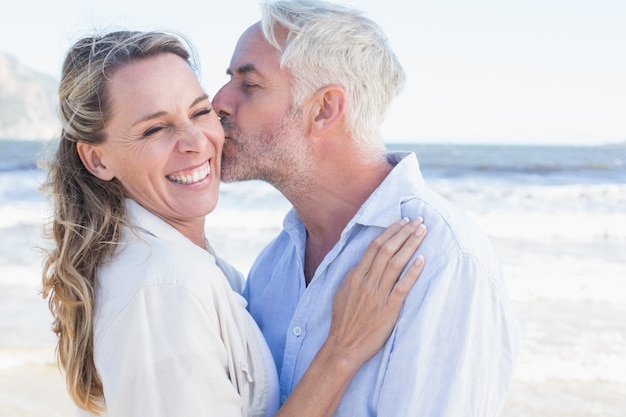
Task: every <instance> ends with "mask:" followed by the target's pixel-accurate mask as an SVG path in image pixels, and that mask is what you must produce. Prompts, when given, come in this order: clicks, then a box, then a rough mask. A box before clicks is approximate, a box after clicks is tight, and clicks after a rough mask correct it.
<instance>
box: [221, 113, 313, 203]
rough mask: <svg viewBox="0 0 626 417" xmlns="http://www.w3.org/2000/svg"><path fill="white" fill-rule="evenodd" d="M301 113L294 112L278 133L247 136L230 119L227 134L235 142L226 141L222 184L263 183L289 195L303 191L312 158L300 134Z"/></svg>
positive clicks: (225, 123) (226, 124)
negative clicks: (299, 190)
mask: <svg viewBox="0 0 626 417" xmlns="http://www.w3.org/2000/svg"><path fill="white" fill-rule="evenodd" d="M300 123H301V112H299V111H294V110H293V109H290V111H289V112H288V114H287V115H286V116H285V118H284V119H283V122H282V123H281V124H279V125H278V126H276V127H275V128H274V129H272V130H270V131H268V130H264V131H261V132H259V133H258V134H254V135H252V136H247V137H246V136H245V135H242V133H241V132H240V131H239V130H238V129H236V128H234V127H233V126H232V125H231V124H230V122H229V121H228V119H226V120H225V121H224V123H223V124H224V130H225V131H227V132H228V135H229V136H230V137H233V138H234V139H226V141H225V142H224V151H223V154H222V155H223V156H222V172H221V178H222V181H224V182H226V183H228V182H238V181H250V180H262V181H265V182H268V183H269V184H271V185H273V186H274V187H275V188H277V189H278V190H280V191H282V192H283V194H285V192H286V191H288V190H291V189H294V188H295V189H300V187H301V185H302V183H303V182H305V179H306V178H307V176H308V173H309V172H311V171H309V170H308V169H307V168H308V165H309V163H310V155H307V149H308V147H307V146H306V141H304V140H303V138H302V137H301V133H300V131H299V128H300Z"/></svg>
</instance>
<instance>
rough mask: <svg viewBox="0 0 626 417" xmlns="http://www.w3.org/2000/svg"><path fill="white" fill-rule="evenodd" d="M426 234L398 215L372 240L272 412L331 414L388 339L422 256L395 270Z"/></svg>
mask: <svg viewBox="0 0 626 417" xmlns="http://www.w3.org/2000/svg"><path fill="white" fill-rule="evenodd" d="M425 235H426V228H425V227H424V225H423V224H422V220H421V219H417V220H415V221H413V222H411V223H409V221H408V220H406V219H403V220H401V221H399V222H397V223H395V224H393V225H391V226H389V227H388V228H387V230H385V231H384V232H383V233H381V234H380V236H378V237H377V238H376V239H374V240H373V241H372V243H371V244H370V245H369V246H368V248H367V250H366V251H365V253H364V254H363V257H362V258H361V261H360V262H359V264H358V265H357V266H355V267H354V268H352V269H351V270H350V271H349V272H348V274H347V275H346V277H345V278H344V280H343V281H342V283H341V285H339V288H337V291H336V293H335V297H334V299H333V313H332V314H333V317H332V322H331V324H330V331H329V334H328V338H327V339H326V342H325V343H324V344H323V345H322V347H321V348H320V350H319V351H318V352H317V354H316V355H315V357H314V358H313V361H312V362H311V365H310V366H309V368H308V369H307V371H306V372H305V373H304V375H303V376H302V379H300V382H298V385H296V387H295V389H294V390H293V392H292V393H291V395H290V396H289V398H288V399H287V401H286V402H285V404H283V406H282V407H281V408H280V410H279V411H278V414H276V417H293V416H298V417H331V416H332V415H333V414H334V413H335V410H337V407H338V405H339V402H340V401H341V397H342V396H343V394H344V393H345V391H346V388H347V387H348V385H349V384H350V381H351V380H352V377H353V376H354V374H355V373H356V371H357V370H358V369H359V367H360V366H361V365H362V364H363V363H364V362H365V361H367V360H368V359H369V358H371V357H372V356H373V355H374V354H375V353H376V352H378V350H379V349H380V348H381V347H382V346H383V344H384V343H385V342H386V341H387V339H388V338H389V335H390V334H391V332H392V330H393V328H394V326H395V324H396V321H397V320H398V317H399V316H400V310H401V309H402V304H403V303H404V299H405V298H406V296H407V294H408V293H409V290H410V289H411V288H412V287H413V284H415V282H416V281H417V277H418V276H419V274H420V273H421V272H422V269H423V267H424V260H423V259H422V258H421V257H418V258H417V260H416V261H415V262H412V263H411V264H410V265H408V268H407V269H406V272H405V273H404V276H403V277H402V279H399V278H400V275H401V274H402V270H403V269H404V268H405V266H407V263H408V262H409V261H410V260H411V258H412V257H413V255H414V254H415V251H416V250H417V248H418V247H419V245H420V244H421V243H422V240H424V236H425Z"/></svg>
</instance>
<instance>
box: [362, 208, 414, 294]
mask: <svg viewBox="0 0 626 417" xmlns="http://www.w3.org/2000/svg"><path fill="white" fill-rule="evenodd" d="M422 223H423V220H422V219H421V218H419V217H418V218H417V219H415V220H413V221H412V222H411V223H410V224H407V225H405V226H404V227H402V228H401V229H400V230H398V231H397V232H396V233H395V234H394V235H392V236H390V237H389V238H388V239H387V240H386V241H384V242H383V241H379V243H378V245H379V247H380V248H379V250H378V252H377V253H376V256H375V257H374V260H373V261H372V265H371V267H370V269H369V272H368V274H367V279H369V280H371V281H372V282H370V284H371V285H375V286H376V287H378V286H379V285H380V282H381V280H382V277H383V275H384V274H385V271H386V270H387V268H391V269H390V271H389V273H391V274H392V276H395V277H396V279H397V278H398V277H399V276H400V272H401V271H402V269H403V268H404V266H405V265H406V263H407V262H408V261H409V258H407V259H406V260H405V261H404V262H403V263H402V265H397V264H395V263H392V264H391V265H389V262H390V260H391V259H393V257H394V255H396V253H397V252H398V251H399V250H400V249H401V248H402V246H403V245H404V244H405V243H406V242H407V240H408V239H409V238H410V237H411V236H413V235H414V233H415V232H416V230H418V227H419V226H420V225H421V224H422ZM381 236H382V234H381ZM377 239H378V238H376V239H374V240H377Z"/></svg>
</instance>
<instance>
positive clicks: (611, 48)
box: [0, 0, 626, 145]
mask: <svg viewBox="0 0 626 417" xmlns="http://www.w3.org/2000/svg"><path fill="white" fill-rule="evenodd" d="M338 2H339V3H342V4H346V5H350V6H354V7H356V8H358V9H360V10H362V11H363V12H365V14H366V15H367V16H368V17H370V18H372V19H373V20H374V21H376V22H377V23H378V24H380V26H381V27H382V28H383V30H384V31H385V33H386V34H387V36H388V38H389V42H390V44H391V45H392V47H393V48H394V50H395V51H396V54H397V55H398V58H399V59H400V62H401V63H402V65H403V66H404V69H405V72H406V73H407V84H406V87H405V89H404V90H403V91H402V93H401V94H400V95H399V96H398V98H397V99H396V100H395V101H394V103H393V104H392V106H391V108H390V110H389V113H388V115H387V119H386V121H385V124H384V125H383V136H384V138H385V140H386V141H387V142H419V143H489V144H492V143H498V144H531V145H534V144H573V145H600V144H609V143H624V142H626V1H624V0H463V1H461V0H412V1H406V0H343V1H338ZM258 4H259V3H258V1H257V0H224V1H219V2H217V1H206V0H205V1H198V0H176V1H171V0H170V1H162V0H152V1H150V2H149V3H148V2H132V1H131V0H99V1H90V0H55V1H48V0H40V1H36V0H20V1H17V2H11V7H10V9H9V7H5V8H3V10H2V14H1V15H0V51H2V52H6V53H9V54H10V55H13V56H14V57H15V58H16V59H17V60H18V61H19V62H20V64H22V65H25V66H27V67H30V68H32V69H35V70H38V71H41V72H43V73H46V74H48V75H51V76H53V77H55V78H57V79H58V78H59V74H60V67H61V62H62V60H63V56H64V54H65V52H66V51H67V49H68V48H69V46H70V45H71V44H72V43H73V42H74V41H75V40H76V39H78V38H79V37H81V36H83V35H86V34H89V33H91V32H92V31H93V30H98V31H103V30H112V29H121V28H123V29H139V30H150V29H167V30H176V31H179V32H181V33H183V34H185V35H186V36H187V37H189V38H190V39H191V41H192V43H193V45H194V47H195V48H196V50H197V51H198V55H199V57H200V63H201V68H202V70H201V75H202V82H203V85H204V86H205V88H206V89H207V91H208V92H209V94H210V95H213V94H214V93H215V92H216V91H217V89H218V88H219V87H220V86H221V85H222V84H223V83H225V82H226V81H227V77H226V74H225V69H226V67H227V66H228V63H229V61H230V56H231V54H232V50H233V48H234V46H235V43H236V42H237V39H238V38H239V35H240V34H241V33H242V32H243V31H244V30H245V29H246V28H247V27H248V26H249V25H251V24H252V23H254V22H255V21H257V20H258V19H259V9H258Z"/></svg>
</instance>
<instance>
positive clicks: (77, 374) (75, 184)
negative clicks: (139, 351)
mask: <svg viewBox="0 0 626 417" xmlns="http://www.w3.org/2000/svg"><path fill="white" fill-rule="evenodd" d="M182 39H184V38H182V37H181V36H180V35H174V34H169V33H164V32H133V31H116V32H111V33H107V34H104V35H96V36H89V37H85V38H82V39H80V40H78V41H77V42H76V43H75V44H74V45H73V46H72V47H71V48H70V50H69V52H68V53H67V55H66V58H65V61H64V63H63V69H62V73H61V82H60V85H59V91H58V99H59V117H60V121H61V127H62V130H61V136H60V139H59V144H58V148H57V150H56V152H55V154H54V155H53V156H52V158H51V159H50V160H48V161H42V162H43V165H44V167H45V168H46V169H47V170H48V178H47V181H46V183H45V184H44V186H43V187H42V188H43V189H44V190H45V191H47V193H48V194H49V196H50V199H51V201H52V204H53V218H52V219H51V222H50V224H48V227H47V229H46V235H47V237H49V238H51V239H52V240H53V242H54V247H53V249H51V250H49V251H47V253H46V258H45V261H44V266H43V274H42V278H43V291H42V292H43V296H44V297H45V298H48V304H49V307H50V311H51V312H52V314H53V317H54V323H53V331H54V332H55V333H56V335H57V336H58V345H57V359H58V361H59V364H60V365H61V367H62V368H63V369H64V371H65V373H66V383H67V389H68V392H69V393H70V396H71V397H72V399H73V400H74V402H75V403H76V404H77V405H78V406H79V407H80V408H82V409H85V410H88V411H90V412H93V413H99V412H100V411H101V406H100V405H99V401H100V400H101V399H102V396H103V388H102V383H101V381H100V377H99V376H98V372H97V371H96V368H95V364H94V359H93V349H94V346H93V327H94V318H93V316H94V300H95V292H96V290H97V285H96V281H97V272H98V268H99V267H100V266H101V265H102V264H103V263H104V262H106V261H107V260H108V259H110V258H111V256H112V255H113V254H114V252H115V249H116V245H117V244H118V242H119V238H120V228H121V226H122V225H125V224H127V220H126V215H125V210H124V197H125V192H124V189H123V187H122V185H121V184H120V183H119V182H118V181H117V180H115V179H114V180H112V181H103V180H100V179H98V178H97V177H95V176H94V175H92V174H91V173H90V172H89V171H87V169H86V168H85V166H84V165H83V163H82V161H81V159H80V157H79V155H78V152H77V149H76V148H77V147H76V144H77V143H78V142H85V143H89V144H98V143H102V142H103V141H104V140H105V139H106V130H105V128H106V124H107V121H108V120H109V119H110V117H111V111H112V109H111V97H110V93H111V92H110V91H108V88H107V86H108V81H109V80H110V79H111V77H112V76H113V74H114V73H115V71H117V70H118V69H119V68H121V67H122V66H125V65H128V64H130V63H132V62H136V61H140V60H143V59H146V58H149V57H153V56H156V55H160V54H164V53H173V54H176V55H178V56H180V57H182V58H183V59H185V60H186V61H188V62H189V63H190V65H191V63H192V52H193V50H192V49H191V47H190V44H189V42H187V41H186V42H185V43H183V42H182ZM158 87H159V86H155V88H158Z"/></svg>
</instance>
